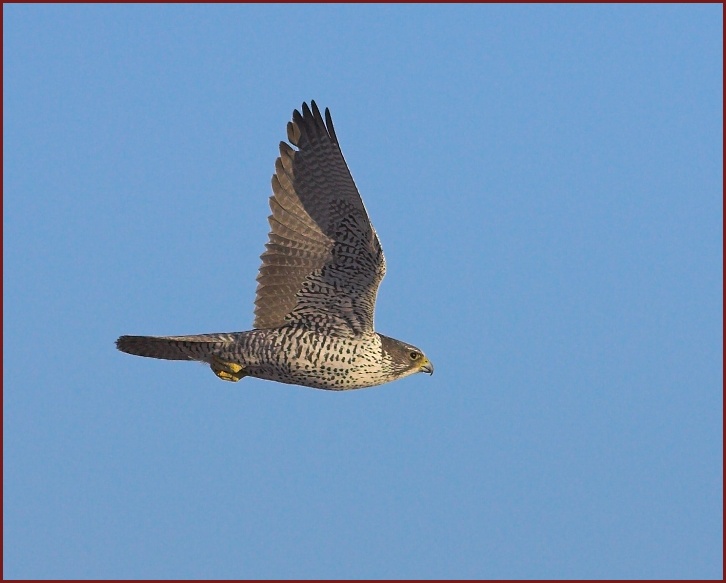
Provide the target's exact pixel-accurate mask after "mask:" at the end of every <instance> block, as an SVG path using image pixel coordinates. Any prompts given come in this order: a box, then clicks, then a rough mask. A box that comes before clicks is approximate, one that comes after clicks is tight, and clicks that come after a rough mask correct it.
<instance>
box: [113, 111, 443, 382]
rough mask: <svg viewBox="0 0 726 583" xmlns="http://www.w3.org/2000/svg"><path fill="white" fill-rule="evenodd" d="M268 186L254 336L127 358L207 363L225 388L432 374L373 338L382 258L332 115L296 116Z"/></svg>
mask: <svg viewBox="0 0 726 583" xmlns="http://www.w3.org/2000/svg"><path fill="white" fill-rule="evenodd" d="M287 139H288V141H289V142H290V144H292V146H295V148H296V149H295V148H293V147H291V146H290V145H289V144H287V143H285V142H280V157H279V158H278V159H277V161H276V162H275V173H274V174H273V176H272V192H273V194H272V196H271V197H270V208H271V209H272V214H271V215H270V217H269V219H268V220H269V223H270V227H271V230H270V233H269V240H268V242H267V244H266V245H265V252H264V253H263V254H262V255H261V256H260V258H261V259H262V265H261V267H260V271H259V274H258V276H257V282H258V284H257V296H256V298H255V321H254V326H253V327H254V329H253V330H250V331H247V332H229V333H221V334H198V335H193V336H121V337H120V338H119V339H118V340H117V341H116V347H117V348H118V349H119V350H121V351H123V352H127V353H128V354H134V355H137V356H147V357H151V358H162V359H166V360H196V361H201V362H205V363H208V364H209V366H210V367H211V369H212V371H213V372H214V374H216V375H217V376H218V377H219V378H220V379H222V380H225V381H239V380H240V379H242V378H243V377H246V376H250V377H257V378H260V379H266V380H271V381H278V382H281V383H288V384H294V385H303V386H306V387H314V388H317V389H328V390H334V391H341V390H348V389H361V388H364V387H372V386H375V385H381V384H383V383H387V382H390V381H394V380H397V379H400V378H403V377H406V376H408V375H411V374H414V373H417V372H426V373H429V374H433V372H434V367H433V365H432V364H431V362H430V361H429V359H428V358H426V356H425V355H424V353H423V351H422V350H421V349H419V348H417V347H415V346H413V345H412V344H408V343H406V342H401V341H400V340H395V339H393V338H389V337H388V336H384V335H383V334H378V333H377V332H376V331H375V330H374V329H373V313H374V310H375V304H376V294H377V293H378V285H379V284H380V283H381V280H382V279H383V276H384V275H385V273H386V261H385V259H384V257H383V249H382V248H381V244H380V242H379V241H378V235H377V234H376V231H375V229H374V228H373V225H371V222H370V219H369V218H368V213H367V212H366V209H365V206H364V205H363V200H362V199H361V197H360V194H359V193H358V189H357V187H356V185H355V182H353V177H352V176H351V174H350V170H349V169H348V165H347V164H346V162H345V159H344V158H343V154H342V152H341V150H340V145H339V143H338V138H337V136H336V135H335V129H334V128H333V120H332V118H331V117H330V111H329V110H328V109H327V108H326V110H325V120H323V117H322V115H321V114H320V110H319V109H318V106H317V105H316V104H315V102H314V101H311V103H310V107H308V105H307V103H303V105H302V113H300V112H299V111H298V110H295V111H293V114H292V121H291V122H288V124H287Z"/></svg>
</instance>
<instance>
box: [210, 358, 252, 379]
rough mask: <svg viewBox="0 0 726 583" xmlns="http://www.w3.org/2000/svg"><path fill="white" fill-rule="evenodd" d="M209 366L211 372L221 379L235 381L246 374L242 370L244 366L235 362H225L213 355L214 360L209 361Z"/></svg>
mask: <svg viewBox="0 0 726 583" xmlns="http://www.w3.org/2000/svg"><path fill="white" fill-rule="evenodd" d="M209 366H210V367H211V368H212V372H213V373H214V374H216V375H217V376H218V377H219V378H220V379H222V380H223V381H230V382H233V383H236V382H237V381H239V380H240V379H242V378H243V377H246V376H247V375H246V374H245V373H244V372H243V371H244V367H243V366H242V365H239V364H237V363H236V362H225V361H223V360H219V359H218V358H216V357H215V358H214V360H213V361H212V362H210V363H209Z"/></svg>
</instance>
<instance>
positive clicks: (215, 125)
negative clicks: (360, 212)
mask: <svg viewBox="0 0 726 583" xmlns="http://www.w3.org/2000/svg"><path fill="white" fill-rule="evenodd" d="M3 13H4V21H3V49H4V56H3V65H4V73H3V81H4V93H3V106H4V111H3V123H4V127H3V156H4V161H3V188H4V198H3V211H4V215H3V243H4V247H3V260H4V267H3V278H4V282H3V283H4V288H3V302H4V304H3V316H4V324H3V334H4V349H3V350H4V352H3V365H4V366H3V380H4V411H3V421H4V432H3V435H4V449H3V454H4V462H3V468H4V479H3V485H4V495H3V503H4V524H3V526H4V576H5V577H6V578H48V577H50V578H84V577H94V578H147V577H148V578H164V577H167V578H168V577H176V578H289V577H295V578H333V577H346V578H363V577H366V578H383V577H394V578H404V577H405V578H430V577H444V578H446V577H456V578H495V577H496V578H514V577H516V578H623V577H628V578H721V576H722V572H723V556H722V543H723V527H722V520H723V502H722V495H723V479H722V478H723V457H722V456H723V449H722V436H723V414H722V410H723V397H722V387H723V360H722V349H723V334H722V323H723V306H722V301H723V287H722V280H723V269H722V260H723V204H722V193H723V166H722V159H723V115H722V112H723V109H722V108H723V76H722V65H723V52H722V51H723V28H722V23H723V9H722V6H721V5H695V6H691V5H688V6H686V5H676V6H674V5H661V6H658V5H647V6H643V5H639V6H621V5H603V6H592V5H590V6H573V5H567V6H564V5H556V6H541V5H535V6H523V5H518V6H496V5H480V6H472V5H456V6H451V5H441V6H439V5H425V6H422V5H418V6H411V5H397V6H384V5H372V6H368V5H363V6H350V5H348V6H340V5H273V6H265V5H241V6H240V5H238V6H234V5H216V6H198V5H180V6H166V5H156V6H149V5H133V6H128V5H127V6H122V5H113V6H101V5H90V6H88V5H64V6H54V5H4V6H3ZM310 99H315V100H316V101H317V102H318V104H319V105H320V106H321V107H326V106H327V107H330V109H331V111H332V114H333V119H334V121H335V124H336V130H337V133H338V137H339V139H340V142H341V145H342V149H343V152H344V154H345V156H346V159H347V161H348V164H349V166H350V168H351V171H352V173H353V176H354V178H355V180H356V182H357V184H358V187H359V189H360V191H361V193H362V195H363V198H364V201H365V203H366V206H367V208H368V211H369V214H370V216H371V219H372V221H373V223H374V225H375V226H376V229H377V231H378V233H379V235H380V238H381V241H382V244H383V247H384V250H385V252H386V257H387V260H388V275H387V276H386V278H385V280H384V281H383V284H382V286H381V289H380V294H379V298H378V304H377V312H376V327H377V329H378V330H379V331H380V332H382V333H385V334H388V335H390V336H394V337H396V338H400V339H403V340H406V341H409V342H412V343H414V344H416V345H418V346H420V347H421V348H422V349H423V350H424V351H425V352H426V353H427V355H428V356H429V357H430V358H431V360H432V361H433V363H434V364H435V366H436V374H434V375H433V377H428V376H427V375H416V376H414V377H410V378H407V379H404V380H402V381H399V382H396V383H392V384H389V385H384V386H380V387H376V388H372V389H367V390H360V391H351V392H347V393H333V392H327V391H319V390H314V389H308V388H303V387H295V386H289V385H281V384H276V383H271V382H265V381H259V380H257V379H244V380H243V381H242V382H240V383H235V384H232V383H222V382H220V381H219V380H218V379H217V378H216V377H214V375H213V374H211V372H210V371H209V369H208V368H206V367H204V366H201V365H198V364H195V363H183V362H164V361H157V360H152V359H142V358H136V357H131V356H128V355H125V354H121V353H119V352H117V351H116V350H115V348H114V340H115V339H116V338H117V337H118V336H119V335H121V334H157V335H172V334H193V333H203V332H223V331H239V330H246V329H249V328H250V326H251V324H252V310H253V300H254V294H255V285H256V282H255V276H256V273H257V268H258V265H259V255H260V253H262V251H263V245H264V243H265V241H266V235H267V230H268V225H267V221H266V217H267V214H268V202H267V199H268V196H269V195H270V192H271V189H270V177H271V175H272V172H273V169H274V161H275V157H276V156H277V153H278V149H277V148H278V142H279V141H280V140H283V139H285V137H286V132H285V126H286V123H287V121H288V120H289V119H290V116H291V113H292V110H293V109H294V108H296V107H300V105H301V103H302V102H303V101H304V100H305V101H308V100H310Z"/></svg>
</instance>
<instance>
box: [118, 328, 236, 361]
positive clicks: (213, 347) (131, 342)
mask: <svg viewBox="0 0 726 583" xmlns="http://www.w3.org/2000/svg"><path fill="white" fill-rule="evenodd" d="M233 340H234V339H233V338H232V335H231V334H199V335H196V336H121V337H119V339H118V340H116V348H118V349H119V350H120V351H121V352H126V353H127V354H134V355H136V356H146V357H149V358H163V359H165V360H200V361H202V362H209V359H210V358H211V357H212V356H213V355H214V354H216V353H217V352H219V350H221V349H223V348H224V347H225V346H227V345H228V344H229V343H230V342H232V341H233Z"/></svg>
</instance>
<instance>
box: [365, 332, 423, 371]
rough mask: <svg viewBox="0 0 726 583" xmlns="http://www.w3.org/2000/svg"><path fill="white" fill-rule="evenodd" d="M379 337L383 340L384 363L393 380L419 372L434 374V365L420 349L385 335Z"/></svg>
mask: <svg viewBox="0 0 726 583" xmlns="http://www.w3.org/2000/svg"><path fill="white" fill-rule="evenodd" d="M378 336H379V337H380V338H381V348H382V349H383V355H382V356H383V363H384V366H387V368H389V370H390V372H391V376H392V378H391V380H394V379H398V378H401V377H406V376H408V375H411V374H414V373H417V372H427V373H429V374H434V365H433V364H431V361H430V360H429V359H428V358H426V355H425V354H424V353H423V351H422V350H421V349H420V348H416V347H415V346H413V345H411V344H407V343H405V342H401V341H400V340H395V339H393V338H389V337H388V336H384V335H383V334H379V335H378Z"/></svg>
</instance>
